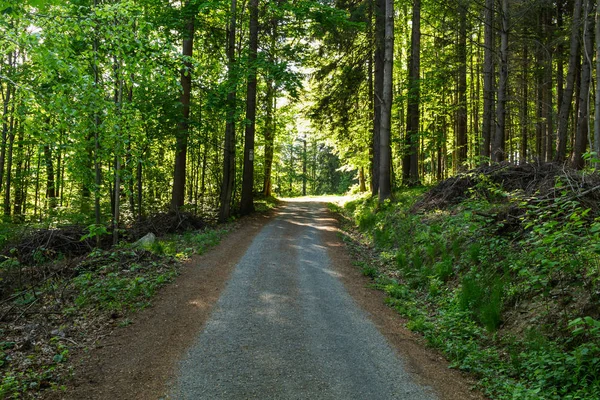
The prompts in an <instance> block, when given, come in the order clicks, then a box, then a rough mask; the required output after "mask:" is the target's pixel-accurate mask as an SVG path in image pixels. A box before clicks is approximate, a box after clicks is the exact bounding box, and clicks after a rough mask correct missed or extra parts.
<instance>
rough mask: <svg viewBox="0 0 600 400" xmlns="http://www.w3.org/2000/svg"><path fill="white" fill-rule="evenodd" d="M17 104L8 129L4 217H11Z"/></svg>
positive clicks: (13, 108) (13, 106)
mask: <svg viewBox="0 0 600 400" xmlns="http://www.w3.org/2000/svg"><path fill="white" fill-rule="evenodd" d="M14 111H15V104H14V102H13V105H12V110H11V113H10V114H11V115H10V123H9V127H8V149H7V160H6V183H5V185H4V215H6V216H10V212H11V209H10V206H11V202H10V190H11V183H12V164H13V147H14V144H15V115H14Z"/></svg>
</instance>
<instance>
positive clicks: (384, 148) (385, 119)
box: [379, 0, 419, 202]
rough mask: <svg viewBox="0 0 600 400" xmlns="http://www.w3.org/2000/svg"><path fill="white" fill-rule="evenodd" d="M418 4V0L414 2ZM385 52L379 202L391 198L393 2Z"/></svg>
mask: <svg viewBox="0 0 600 400" xmlns="http://www.w3.org/2000/svg"><path fill="white" fill-rule="evenodd" d="M415 2H419V0H415ZM384 48H385V51H384V59H383V96H382V98H381V128H380V132H379V134H380V142H379V146H380V147H379V151H380V154H379V156H380V158H379V201H380V202H383V201H384V200H386V199H389V198H390V197H391V196H392V177H391V171H390V167H391V163H392V160H391V148H390V133H391V132H390V128H391V119H392V100H393V97H392V95H393V93H392V87H393V76H394V71H393V68H394V1H393V0H386V2H385V47H384Z"/></svg>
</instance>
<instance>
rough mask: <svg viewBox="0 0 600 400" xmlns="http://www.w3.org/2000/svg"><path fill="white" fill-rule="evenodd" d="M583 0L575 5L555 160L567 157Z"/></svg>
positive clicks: (577, 1)
mask: <svg viewBox="0 0 600 400" xmlns="http://www.w3.org/2000/svg"><path fill="white" fill-rule="evenodd" d="M581 1H582V0H575V2H574V5H573V25H572V26H571V45H570V50H569V70H568V72H567V87H566V88H565V90H564V92H563V99H562V102H561V105H560V110H559V113H558V131H557V136H558V137H557V144H556V155H555V156H554V160H555V161H557V162H564V161H565V159H566V157H567V133H568V128H569V114H570V113H571V109H572V107H573V87H574V85H575V75H576V69H577V64H578V62H577V54H578V52H579V25H580V23H581Z"/></svg>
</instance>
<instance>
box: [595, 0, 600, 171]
mask: <svg viewBox="0 0 600 400" xmlns="http://www.w3.org/2000/svg"><path fill="white" fill-rule="evenodd" d="M594 33H595V36H596V98H595V101H594V110H595V115H594V152H595V153H596V155H595V157H594V158H596V159H598V158H600V7H599V6H598V5H596V29H595V32H594ZM599 166H600V164H598V163H596V169H598V167H599Z"/></svg>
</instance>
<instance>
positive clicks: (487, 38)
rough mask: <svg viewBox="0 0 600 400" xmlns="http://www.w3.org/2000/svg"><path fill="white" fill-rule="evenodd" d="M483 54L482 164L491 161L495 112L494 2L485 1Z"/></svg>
mask: <svg viewBox="0 0 600 400" xmlns="http://www.w3.org/2000/svg"><path fill="white" fill-rule="evenodd" d="M483 40H484V53H483V126H482V127H481V136H482V142H483V143H482V147H481V157H482V163H484V164H485V163H487V162H488V161H489V159H490V155H491V153H490V150H491V139H492V118H493V110H494V57H493V54H494V0H485V26H484V39H483Z"/></svg>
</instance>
